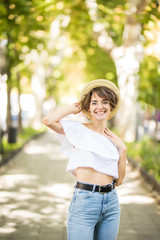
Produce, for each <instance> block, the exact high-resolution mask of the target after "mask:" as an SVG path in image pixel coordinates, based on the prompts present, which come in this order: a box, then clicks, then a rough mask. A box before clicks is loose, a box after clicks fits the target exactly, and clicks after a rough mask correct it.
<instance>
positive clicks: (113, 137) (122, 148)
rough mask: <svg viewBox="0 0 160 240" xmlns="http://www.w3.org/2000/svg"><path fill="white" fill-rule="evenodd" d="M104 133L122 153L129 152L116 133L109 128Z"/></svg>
mask: <svg viewBox="0 0 160 240" xmlns="http://www.w3.org/2000/svg"><path fill="white" fill-rule="evenodd" d="M104 133H105V134H106V136H107V137H108V138H109V139H110V140H111V141H112V142H113V143H114V144H115V145H116V146H117V147H118V149H119V151H120V153H121V152H124V151H127V147H126V145H125V144H124V143H123V142H122V140H121V139H120V138H119V137H118V136H117V135H116V134H115V133H113V132H111V131H110V130H109V129H108V128H105V130H104Z"/></svg>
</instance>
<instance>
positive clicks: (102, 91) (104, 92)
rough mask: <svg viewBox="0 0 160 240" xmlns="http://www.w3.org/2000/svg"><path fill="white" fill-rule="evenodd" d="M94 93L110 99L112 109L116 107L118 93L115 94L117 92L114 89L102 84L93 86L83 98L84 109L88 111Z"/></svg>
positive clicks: (82, 105)
mask: <svg viewBox="0 0 160 240" xmlns="http://www.w3.org/2000/svg"><path fill="white" fill-rule="evenodd" d="M93 93H97V95H98V96H99V97H101V98H103V99H106V100H108V101H109V103H110V106H111V111H112V110H113V109H115V107H116V105H117V103H118V96H117V94H115V92H114V91H113V90H112V89H110V88H107V87H103V86H102V87H96V88H93V89H92V90H90V91H89V92H88V93H87V94H86V95H85V96H84V98H83V100H82V101H81V107H82V110H83V109H84V110H86V111H88V109H89V105H90V102H91V97H92V94H93Z"/></svg>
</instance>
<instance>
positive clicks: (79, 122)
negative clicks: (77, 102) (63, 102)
mask: <svg viewBox="0 0 160 240" xmlns="http://www.w3.org/2000/svg"><path fill="white" fill-rule="evenodd" d="M79 123H80V124H81V125H82V126H83V127H84V128H87V129H88V130H89V131H90V132H92V133H96V134H98V135H100V136H102V137H105V138H107V139H108V140H110V139H109V138H108V137H107V136H105V135H103V134H101V133H99V132H96V131H94V130H92V129H90V128H88V127H86V126H85V125H84V124H83V123H81V122H79Z"/></svg>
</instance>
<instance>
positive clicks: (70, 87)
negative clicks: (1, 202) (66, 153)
mask: <svg viewBox="0 0 160 240" xmlns="http://www.w3.org/2000/svg"><path fill="white" fill-rule="evenodd" d="M159 16H160V1H159V0H153V1H150V0H149V1H145V0H134V1H131V0H121V1H118V0H112V1H106V0H97V1H96V0H86V1H80V0H75V1H68V0H64V1H57V0H43V1H41V0H12V1H11V0H1V2H0V166H1V165H3V164H4V163H5V162H6V161H7V160H6V156H7V154H9V153H10V152H11V151H13V150H16V149H18V148H19V147H21V146H22V145H23V144H24V142H25V141H27V139H29V138H30V137H31V136H33V135H35V134H37V133H41V132H43V131H45V128H44V126H42V117H43V116H44V115H45V114H47V113H48V112H49V111H51V110H53V109H54V108H55V107H57V106H60V105H66V104H71V103H73V102H75V101H78V97H79V94H80V91H81V89H82V87H83V86H84V84H85V83H87V82H89V81H91V80H94V79H97V78H105V79H108V80H110V81H113V82H114V83H115V84H116V85H117V86H118V87H119V89H120V94H121V108H120V110H119V112H118V114H117V116H116V117H115V118H114V119H112V120H111V121H110V126H111V128H113V129H114V130H115V131H116V132H117V133H118V134H119V135H120V136H121V137H122V138H123V139H124V141H125V142H126V144H127V146H128V156H129V157H131V158H133V159H134V160H135V161H137V162H138V163H139V164H140V165H141V166H143V167H144V168H145V169H146V170H147V171H148V173H149V174H150V175H152V176H154V178H155V179H156V180H157V181H158V182H160V20H159Z"/></svg>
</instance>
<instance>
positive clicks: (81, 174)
mask: <svg viewBox="0 0 160 240" xmlns="http://www.w3.org/2000/svg"><path fill="white" fill-rule="evenodd" d="M76 175H77V181H80V182H84V183H91V184H96V185H106V184H109V183H111V182H112V181H113V177H112V176H109V175H106V174H103V173H100V172H97V171H95V170H94V169H93V168H86V167H85V168H84V167H78V168H77V169H76Z"/></svg>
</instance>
